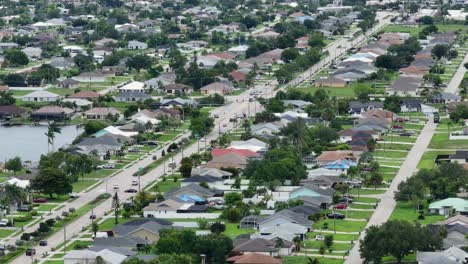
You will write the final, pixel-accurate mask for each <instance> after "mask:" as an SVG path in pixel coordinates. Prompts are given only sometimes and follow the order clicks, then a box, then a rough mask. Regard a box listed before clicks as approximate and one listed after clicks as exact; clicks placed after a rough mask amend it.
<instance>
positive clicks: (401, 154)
mask: <svg viewBox="0 0 468 264" xmlns="http://www.w3.org/2000/svg"><path fill="white" fill-rule="evenodd" d="M407 154H408V152H406V151H401V152H400V151H385V152H384V151H383V150H377V151H375V152H374V156H378V157H384V158H390V159H401V158H405V157H406V155H407Z"/></svg>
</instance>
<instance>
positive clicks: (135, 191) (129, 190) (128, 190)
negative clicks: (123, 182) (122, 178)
mask: <svg viewBox="0 0 468 264" xmlns="http://www.w3.org/2000/svg"><path fill="white" fill-rule="evenodd" d="M124 192H126V193H137V192H138V191H137V190H135V189H127V190H125V191H124Z"/></svg>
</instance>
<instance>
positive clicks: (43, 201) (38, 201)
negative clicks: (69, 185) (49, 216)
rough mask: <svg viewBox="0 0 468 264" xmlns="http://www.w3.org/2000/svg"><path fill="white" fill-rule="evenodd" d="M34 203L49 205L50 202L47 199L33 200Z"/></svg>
mask: <svg viewBox="0 0 468 264" xmlns="http://www.w3.org/2000/svg"><path fill="white" fill-rule="evenodd" d="M33 202H35V203H47V202H48V200H47V199H46V198H35V199H33Z"/></svg>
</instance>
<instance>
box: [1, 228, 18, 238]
mask: <svg viewBox="0 0 468 264" xmlns="http://www.w3.org/2000/svg"><path fill="white" fill-rule="evenodd" d="M14 232H15V230H10V229H0V238H4V237H7V236H9V235H11V234H13V233H14Z"/></svg>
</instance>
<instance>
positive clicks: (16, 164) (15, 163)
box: [5, 157, 23, 175]
mask: <svg viewBox="0 0 468 264" xmlns="http://www.w3.org/2000/svg"><path fill="white" fill-rule="evenodd" d="M5 169H7V170H10V171H13V174H14V175H16V173H17V172H18V171H21V170H22V169H23V163H22V162H21V158H20V157H14V158H12V159H9V160H8V161H7V162H6V163H5Z"/></svg>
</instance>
